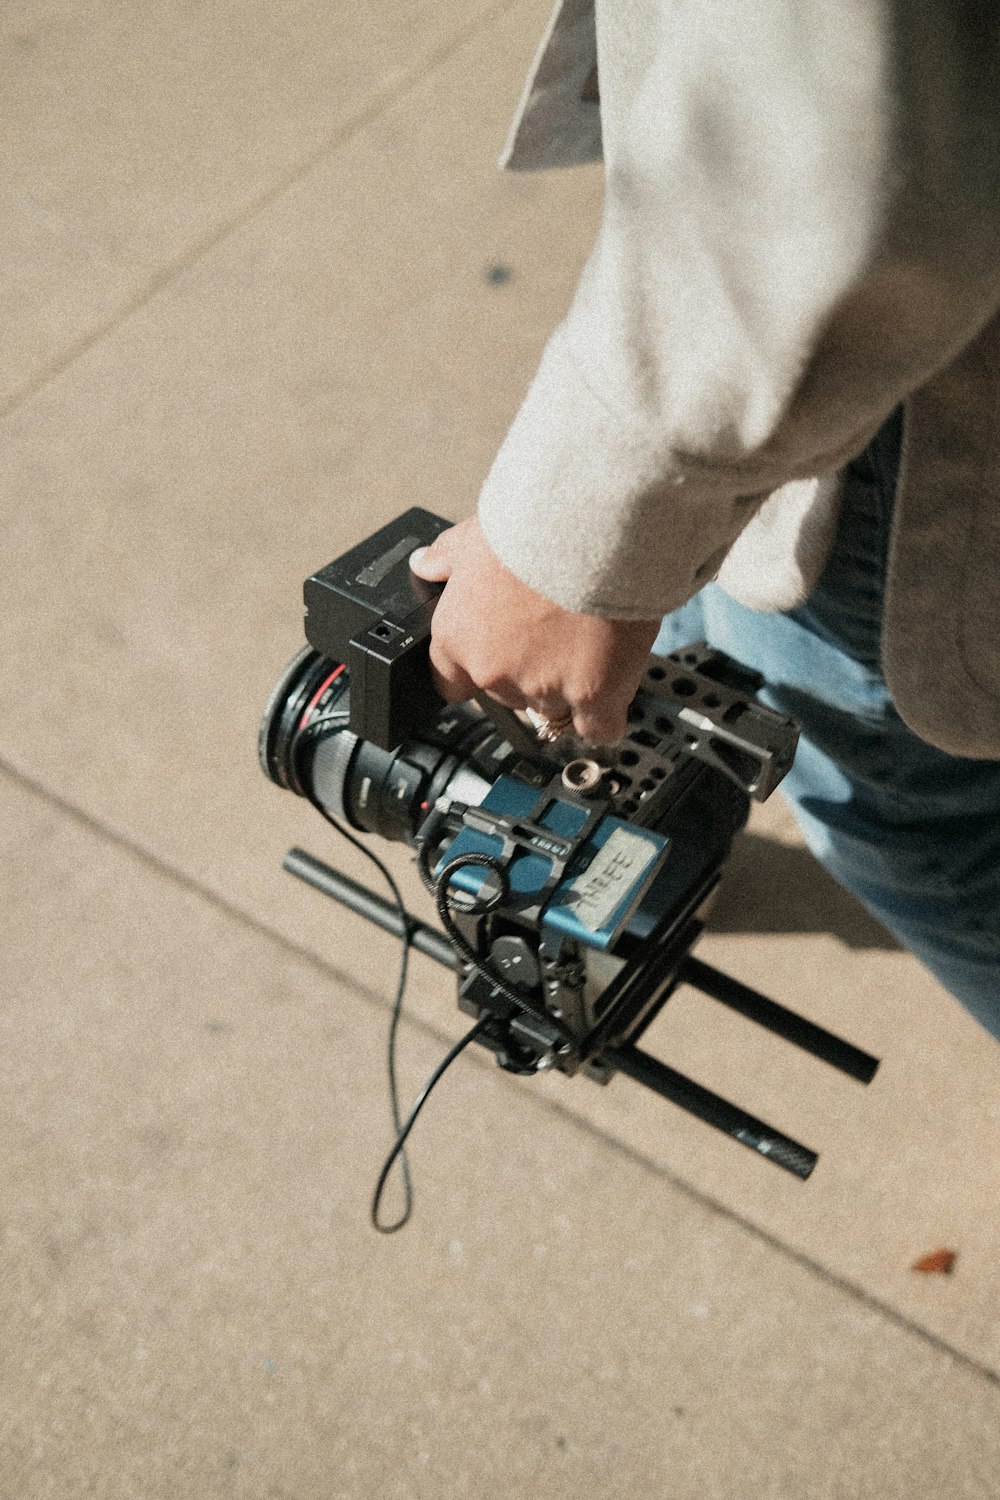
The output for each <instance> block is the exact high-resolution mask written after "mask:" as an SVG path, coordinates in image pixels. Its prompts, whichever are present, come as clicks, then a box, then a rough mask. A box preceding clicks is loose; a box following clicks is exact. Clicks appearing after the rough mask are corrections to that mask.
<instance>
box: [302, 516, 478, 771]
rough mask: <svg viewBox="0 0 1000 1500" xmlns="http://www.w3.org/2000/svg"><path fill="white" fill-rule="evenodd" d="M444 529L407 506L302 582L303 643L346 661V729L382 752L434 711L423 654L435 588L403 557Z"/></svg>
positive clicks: (441, 522) (417, 728) (447, 523)
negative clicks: (348, 696)
mask: <svg viewBox="0 0 1000 1500" xmlns="http://www.w3.org/2000/svg"><path fill="white" fill-rule="evenodd" d="M451 524H452V523H451V522H450V521H446V520H444V519H442V517H441V516H436V515H434V514H432V512H431V511H428V510H422V509H421V508H420V507H419V506H414V507H412V508H411V509H410V510H408V511H406V512H405V513H404V514H403V515H401V516H397V517H396V519H395V520H394V521H390V522H389V524H388V525H387V526H383V527H382V529H381V530H380V531H376V532H375V533H374V535H373V536H370V537H367V538H366V540H365V541H363V542H361V543H360V544H359V545H358V546H357V547H353V548H352V549H351V550H350V552H345V553H344V555H343V557H338V558H336V559H335V561H334V562H332V563H328V564H327V566H326V567H325V568H322V569H321V570H320V571H319V572H318V573H314V574H313V575H312V577H310V578H307V579H306V582H305V587H304V591H303V592H304V598H305V608H306V618H305V631H306V639H307V640H308V641H309V644H310V645H311V646H314V647H315V648H316V650H317V651H321V652H322V653H323V655H324V656H328V657H330V658H331V659H332V660H333V661H342V662H346V664H347V667H348V670H349V673H350V683H351V730H352V732H353V733H354V734H356V735H359V736H360V737H361V738H362V739H365V740H370V741H371V742H372V743H373V744H374V745H378V746H379V747H380V748H381V749H383V750H394V749H395V748H396V747H397V746H398V745H400V744H402V743H403V741H404V740H406V739H410V738H413V737H414V736H418V735H419V733H420V731H421V730H422V729H423V728H425V727H426V724H427V722H428V720H429V719H430V718H432V717H433V715H434V714H435V713H437V711H438V710H439V709H440V707H441V699H440V698H439V696H438V694H437V693H436V692H435V690H434V685H433V683H432V681H431V673H430V659H429V654H428V653H429V648H430V635H431V617H432V615H433V613H434V606H435V604H436V603H437V600H438V596H439V595H440V593H441V588H442V585H441V584H437V583H425V582H424V581H423V580H422V579H420V578H417V577H416V576H415V575H414V574H413V573H412V572H411V571H410V555H411V553H413V552H414V551H415V550H416V549H417V547H426V546H429V545H430V544H431V543H432V542H433V541H435V540H436V539H437V537H438V536H440V534H441V532H442V531H445V530H446V529H447V528H448V527H449V526H450V525H451Z"/></svg>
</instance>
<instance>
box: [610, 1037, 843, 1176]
mask: <svg viewBox="0 0 1000 1500" xmlns="http://www.w3.org/2000/svg"><path fill="white" fill-rule="evenodd" d="M601 1060H602V1061H603V1062H607V1063H610V1064H611V1066H612V1067H614V1068H617V1069H618V1071H619V1072H621V1073H626V1074H627V1075H628V1076H629V1078H635V1079H636V1080H637V1081H638V1082H639V1083H644V1084H645V1085H646V1087H647V1088H649V1089H653V1090H654V1092H655V1093H657V1094H660V1095H661V1096H662V1097H663V1098H664V1099H669V1100H670V1101H671V1102H672V1103H673V1104H679V1105H680V1107H681V1109H686V1110H687V1111H688V1113H689V1114H692V1115H697V1117H698V1119H699V1120H704V1122H705V1124H706V1125H714V1127H715V1129H716V1130H721V1131H723V1132H724V1133H725V1134H726V1135H728V1136H730V1137H731V1138H732V1139H733V1140H734V1141H739V1142H740V1143H741V1144H742V1145H744V1146H749V1147H750V1149H751V1151H757V1152H759V1153H760V1155H761V1156H766V1157H767V1159H768V1161H773V1162H774V1163H775V1165H776V1166H779V1167H784V1169H785V1171H786V1172H791V1173H792V1174H793V1176H795V1177H800V1178H802V1179H803V1180H804V1179H805V1178H806V1177H808V1176H809V1173H810V1172H811V1171H812V1169H813V1167H814V1166H815V1165H816V1163H817V1161H818V1160H819V1158H818V1156H817V1155H816V1152H815V1151H810V1149H809V1147H808V1146H803V1145H801V1144H800V1142H799V1141H793V1140H792V1138H791V1136H787V1135H782V1133H781V1131H780V1130H775V1129H774V1128H773V1127H772V1126H770V1125H768V1124H766V1123H765V1122H764V1121H763V1120H758V1119H757V1118H756V1116H755V1115H750V1114H747V1112H746V1110H744V1109H740V1108H739V1107H738V1106H737V1105H735V1104H730V1103H729V1101H728V1099H723V1098H722V1097H721V1096H720V1095H719V1094H713V1093H712V1092H711V1090H710V1089H705V1088H702V1086H701V1084H700V1083H695V1082H694V1081H693V1079H690V1078H685V1077H684V1075H683V1073H677V1072H675V1071H674V1069H673V1068H668V1067H667V1065H666V1063H661V1062H660V1061H659V1060H658V1059H657V1058H655V1057H650V1055H649V1053H648V1052H642V1051H640V1049H639V1048H638V1047H629V1046H625V1047H606V1048H605V1049H604V1051H603V1052H602V1053H601Z"/></svg>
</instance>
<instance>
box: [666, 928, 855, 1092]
mask: <svg viewBox="0 0 1000 1500" xmlns="http://www.w3.org/2000/svg"><path fill="white" fill-rule="evenodd" d="M678 978H679V979H680V980H681V981H682V982H683V983H684V984H690V985H692V986H693V987H694V988H695V989H696V990H701V992H702V994H704V995H710V996H711V998H712V999H713V1000H718V1001H719V1002H720V1004H722V1005H728V1006H729V1008H730V1010H735V1011H739V1013H740V1015H741V1016H746V1017H747V1019H748V1020H750V1021H756V1022H757V1024H758V1026H764V1027H766V1028H767V1030H768V1031H773V1032H774V1034H775V1035H776V1036H780V1037H783V1038H784V1039H785V1041H786V1042H793V1043H794V1044H795V1046H796V1047H802V1048H803V1049H804V1050H805V1051H806V1052H811V1053H812V1055H813V1057H819V1058H822V1060H823V1062H825V1063H829V1064H830V1066H831V1067H832V1068H839V1069H840V1071H841V1072H842V1073H847V1074H849V1075H850V1077H851V1078H856V1079H857V1080H858V1081H859V1083H871V1081H872V1079H873V1078H874V1077H875V1070H876V1068H877V1067H878V1058H877V1057H872V1056H871V1054H870V1053H868V1052H862V1051H861V1049H860V1048H859V1047H852V1046H851V1044H850V1042H845V1041H844V1040H843V1038H842V1037H839V1036H834V1034H833V1032H832V1031H824V1029H823V1027H822V1026H817V1025H815V1024H814V1022H812V1021H807V1020H806V1019H805V1017H804V1016H798V1015H796V1014H795V1012H794V1011H793V1010H786V1009H785V1007H784V1006H783V1005H778V1003H777V1002H776V1001H774V1000H768V999H767V997H766V996H765V995H760V994H758V993H757V991H756V990H752V989H750V988H749V987H748V986H747V985H745V984H740V982H739V980H738V979H733V978H731V977H730V975H728V974H723V973H722V972H721V970H719V969H713V968H712V966H711V964H705V963H702V961H701V959H699V958H692V957H691V956H690V955H689V956H688V957H687V958H686V959H685V960H684V962H683V963H682V964H681V966H680V969H679V971H678Z"/></svg>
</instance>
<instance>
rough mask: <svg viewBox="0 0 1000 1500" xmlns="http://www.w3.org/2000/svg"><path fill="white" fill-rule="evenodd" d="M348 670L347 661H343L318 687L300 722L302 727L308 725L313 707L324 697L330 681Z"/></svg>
mask: <svg viewBox="0 0 1000 1500" xmlns="http://www.w3.org/2000/svg"><path fill="white" fill-rule="evenodd" d="M346 670H347V666H346V663H345V662H342V663H341V664H340V666H339V667H334V669H333V671H332V672H331V673H330V675H329V677H327V678H326V680H325V681H324V682H323V683H322V684H321V685H320V686H319V687H318V688H317V689H316V691H315V693H313V695H312V697H311V698H310V700H309V703H308V705H307V706H306V711H305V713H304V714H303V715H302V722H301V723H300V724H299V728H300V729H305V727H306V725H307V724H308V723H309V720H310V719H311V718H312V711H313V709H314V708H315V707H316V705H317V703H318V702H319V700H320V699H321V698H322V696H323V694H324V693H325V692H326V690H327V688H328V687H329V686H330V683H331V682H336V680H337V678H338V677H339V676H340V674H341V672H344V671H346Z"/></svg>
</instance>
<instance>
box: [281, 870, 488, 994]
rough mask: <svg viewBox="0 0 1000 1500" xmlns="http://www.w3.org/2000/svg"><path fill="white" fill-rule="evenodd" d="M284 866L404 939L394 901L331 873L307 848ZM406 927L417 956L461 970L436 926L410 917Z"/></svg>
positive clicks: (332, 871)
mask: <svg viewBox="0 0 1000 1500" xmlns="http://www.w3.org/2000/svg"><path fill="white" fill-rule="evenodd" d="M282 866H283V868H284V869H286V870H287V871H288V872H289V874H290V875H297V876H298V878H299V880H304V881H305V883H306V885H311V886H312V887H313V889H314V890H317V891H322V892H323V895H324V896H329V897H330V898H331V899H332V900H334V901H339V902H340V904H341V906H346V907H347V908H348V910H349V911H353V912H357V914H358V916H359V917H365V918H366V919H367V920H368V921H369V922H374V924H375V926H376V927H381V928H382V930H383V932H391V933H392V935H393V937H398V938H402V937H403V935H404V927H403V919H402V917H401V916H400V913H399V911H398V909H397V907H396V905H395V903H394V902H392V901H386V900H385V899H384V898H383V897H382V896H377V895H376V894H375V892H374V891H370V890H369V889H368V887H367V886H364V885H359V884H358V882H357V881H356V880H351V878H350V876H348V875H341V873H340V871H339V870H332V869H331V868H330V866H329V865H325V864H324V863H323V861H322V860H319V859H314V858H313V856H312V855H311V854H307V853H306V851H305V850H304V849H289V851H288V853H287V854H286V855H285V858H284V860H283V861H282ZM407 925H408V927H409V932H410V945H411V947H413V948H416V950H417V952H418V953H424V954H426V956H427V957H428V958H433V959H434V961H435V962H436V963H439V964H441V965H443V967H444V968H446V969H457V968H458V967H459V961H458V958H457V957H456V955H455V950H454V949H453V948H452V946H451V944H450V943H449V941H448V939H447V938H446V937H445V935H444V933H443V932H438V931H437V929H436V928H435V927H429V926H428V925H427V923H426V922H421V921H420V920H419V919H418V918H417V917H410V916H408V917H407Z"/></svg>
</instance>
